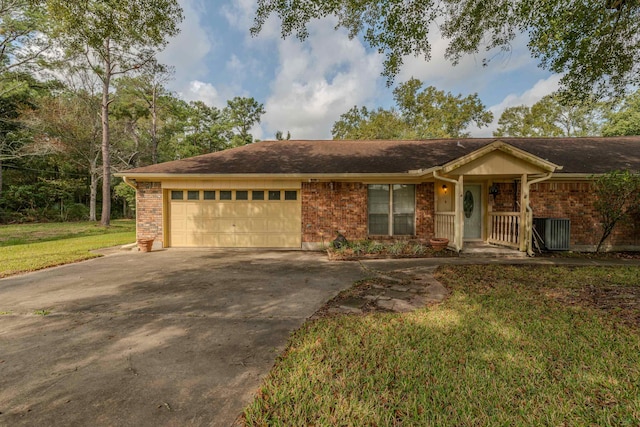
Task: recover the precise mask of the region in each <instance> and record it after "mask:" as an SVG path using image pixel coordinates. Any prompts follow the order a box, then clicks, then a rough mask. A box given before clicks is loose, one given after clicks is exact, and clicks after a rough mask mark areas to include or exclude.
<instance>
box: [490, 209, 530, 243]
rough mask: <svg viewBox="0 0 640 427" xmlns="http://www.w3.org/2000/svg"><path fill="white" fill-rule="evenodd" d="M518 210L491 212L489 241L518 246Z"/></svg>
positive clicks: (519, 216) (519, 214)
mask: <svg viewBox="0 0 640 427" xmlns="http://www.w3.org/2000/svg"><path fill="white" fill-rule="evenodd" d="M521 215H522V214H521V213H520V212H491V213H489V219H490V221H491V232H490V235H489V243H495V244H498V245H504V246H511V247H514V248H519V247H520V218H521Z"/></svg>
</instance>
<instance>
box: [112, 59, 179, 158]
mask: <svg viewBox="0 0 640 427" xmlns="http://www.w3.org/2000/svg"><path fill="white" fill-rule="evenodd" d="M172 76H173V71H172V70H170V69H168V68H167V67H166V66H164V65H162V64H158V63H157V62H155V61H152V62H151V63H149V64H147V65H146V66H145V67H143V68H142V72H141V73H140V74H139V75H137V76H123V77H120V78H119V79H117V80H116V82H115V87H116V99H115V103H114V113H115V116H116V117H118V118H120V119H124V121H125V124H126V127H127V131H128V133H129V134H130V135H131V137H132V138H133V140H134V153H135V159H136V162H135V163H134V164H133V165H132V166H134V167H135V166H137V161H138V159H139V157H140V151H141V149H142V147H141V141H140V134H141V133H143V134H144V135H145V136H146V138H147V139H148V142H149V146H150V147H149V148H150V152H151V153H150V154H151V163H152V164H156V163H158V145H159V144H160V142H161V136H162V133H163V126H164V123H165V118H166V116H167V115H168V114H170V112H171V102H172V100H171V99H170V98H171V94H169V92H168V91H167V90H166V88H165V86H164V85H165V84H166V83H167V82H168V81H169V80H170V79H171V78H172Z"/></svg>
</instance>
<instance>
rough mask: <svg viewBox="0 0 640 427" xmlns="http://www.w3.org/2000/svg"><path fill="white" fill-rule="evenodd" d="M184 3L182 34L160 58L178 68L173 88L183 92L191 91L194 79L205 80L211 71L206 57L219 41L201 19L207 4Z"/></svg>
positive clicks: (195, 0) (185, 0)
mask: <svg viewBox="0 0 640 427" xmlns="http://www.w3.org/2000/svg"><path fill="white" fill-rule="evenodd" d="M180 6H182V9H183V13H184V20H183V21H182V24H181V25H180V33H179V34H178V35H177V36H176V37H174V38H173V39H171V40H170V42H169V45H168V46H167V48H166V49H165V50H164V51H162V52H161V53H160V54H159V55H158V59H159V61H160V62H162V63H164V64H167V65H170V66H173V67H175V70H176V74H175V80H174V81H173V82H171V83H170V84H169V88H170V89H171V90H175V91H178V92H183V91H187V90H189V85H190V82H191V81H193V80H197V79H202V78H204V77H205V76H206V75H207V73H208V72H209V70H208V67H207V66H206V61H205V58H206V57H207V55H210V54H211V52H212V50H213V49H214V47H215V43H214V42H213V40H212V38H211V37H210V35H209V34H208V32H207V30H206V29H205V27H204V26H203V25H202V23H201V22H200V16H201V15H202V14H203V10H204V4H203V3H202V2H201V1H200V0H180Z"/></svg>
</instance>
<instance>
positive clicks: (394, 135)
mask: <svg viewBox="0 0 640 427" xmlns="http://www.w3.org/2000/svg"><path fill="white" fill-rule="evenodd" d="M331 134H332V135H333V139H415V138H416V136H415V133H413V132H412V130H411V129H409V128H408V126H407V124H406V123H405V122H404V121H403V120H402V117H400V114H398V112H397V111H396V110H394V109H391V110H385V109H383V108H378V109H377V110H371V111H370V110H368V109H367V107H360V108H358V107H357V106H354V107H353V108H351V109H350V110H349V111H347V112H346V113H344V114H342V115H341V116H340V119H339V120H338V121H336V122H335V123H334V124H333V128H332V129H331Z"/></svg>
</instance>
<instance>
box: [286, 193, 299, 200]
mask: <svg viewBox="0 0 640 427" xmlns="http://www.w3.org/2000/svg"><path fill="white" fill-rule="evenodd" d="M284 199H285V200H298V192H297V191H285V192H284Z"/></svg>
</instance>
